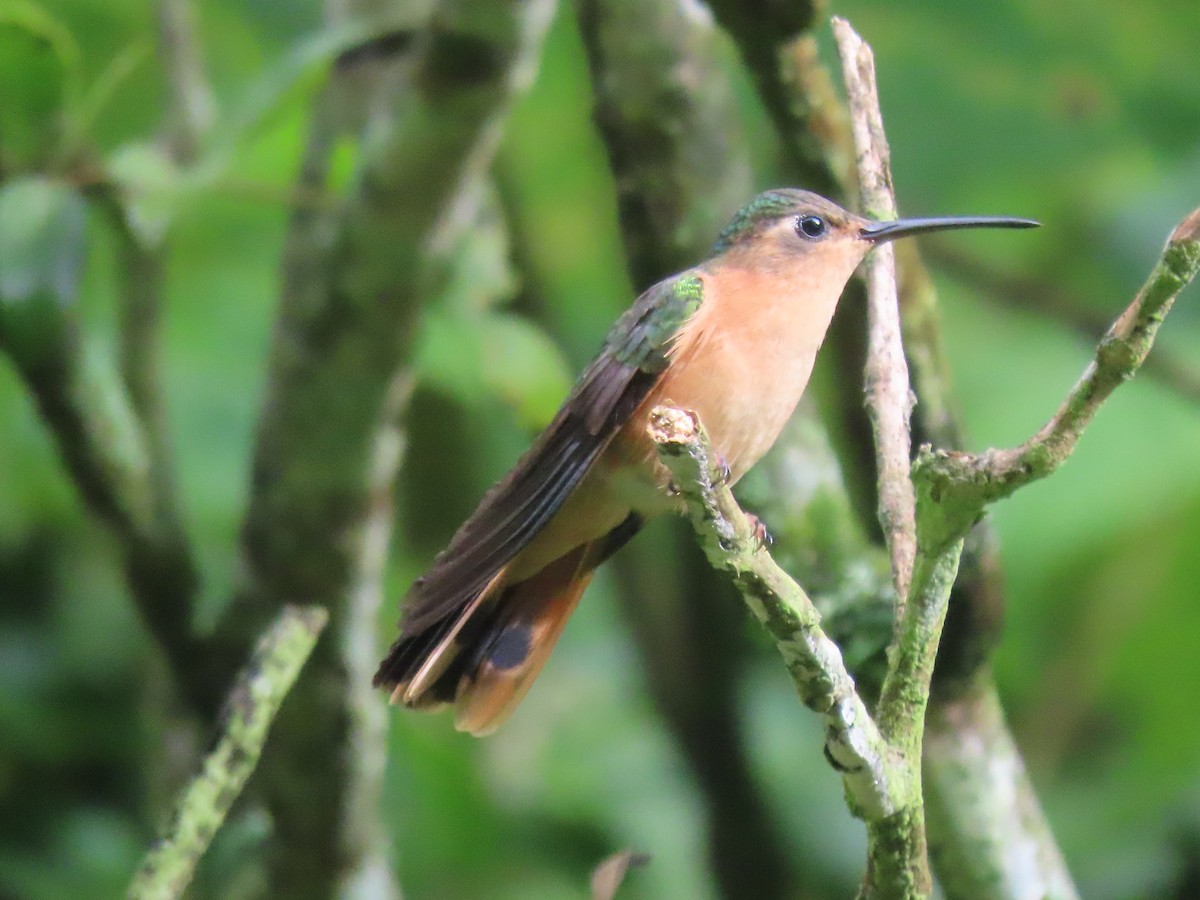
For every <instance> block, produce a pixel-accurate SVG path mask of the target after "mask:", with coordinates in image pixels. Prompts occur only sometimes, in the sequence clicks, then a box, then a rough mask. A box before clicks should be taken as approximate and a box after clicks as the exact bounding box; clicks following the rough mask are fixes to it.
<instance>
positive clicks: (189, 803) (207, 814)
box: [129, 606, 327, 900]
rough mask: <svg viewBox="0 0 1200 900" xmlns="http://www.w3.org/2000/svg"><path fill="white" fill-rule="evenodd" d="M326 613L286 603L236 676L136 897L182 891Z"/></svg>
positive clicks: (133, 892)
mask: <svg viewBox="0 0 1200 900" xmlns="http://www.w3.org/2000/svg"><path fill="white" fill-rule="evenodd" d="M326 619H327V615H326V613H325V610H324V609H322V608H321V607H319V606H310V607H291V606H289V607H285V608H284V610H283V612H282V613H281V614H280V616H279V618H278V620H276V622H275V624H274V625H272V626H271V628H270V629H269V630H268V631H267V632H266V633H265V634H264V635H263V636H262V638H261V639H260V640H259V643H258V647H257V648H256V649H255V651H254V655H253V657H252V658H251V659H250V661H249V663H248V664H247V666H246V668H245V669H243V670H242V672H241V674H240V675H239V676H238V678H237V680H236V681H235V682H234V685H233V688H232V690H231V691H230V692H229V697H228V699H227V700H226V701H225V707H224V712H223V717H224V725H223V728H222V734H221V736H220V738H219V739H218V740H217V742H216V745H215V746H214V747H213V749H212V750H211V751H210V752H209V754H208V755H207V756H206V757H205V758H204V763H203V766H202V768H201V771H200V774H199V775H197V776H196V778H195V779H194V780H193V781H192V782H191V783H190V784H189V785H188V786H187V787H186V788H184V790H183V792H182V793H181V794H180V797H179V801H178V804H177V806H176V809H175V812H174V814H173V816H172V821H171V825H170V827H169V828H168V829H167V833H166V835H165V836H164V837H163V838H162V840H160V841H159V842H158V843H157V844H156V845H155V846H154V848H153V849H152V850H151V851H150V852H149V853H148V854H147V855H146V858H145V860H144V861H143V862H142V865H141V867H140V868H139V869H138V871H137V873H136V875H135V876H134V878H133V883H132V884H131V885H130V889H129V896H130V898H133V900H166V898H174V897H181V896H183V892H184V889H185V888H186V887H187V885H188V883H189V882H190V881H191V880H192V875H193V873H194V872H195V870H196V865H197V863H199V862H200V858H201V857H202V856H203V855H204V852H205V851H206V850H207V849H208V845H209V844H210V843H211V842H212V839H213V836H214V835H215V834H216V833H217V829H219V828H220V827H221V824H222V823H223V822H224V821H225V816H226V814H227V813H228V812H229V808H230V806H232V805H233V802H234V800H236V799H237V798H238V795H239V794H241V792H242V787H243V785H245V783H246V779H248V778H249V777H250V773H251V772H253V771H254V767H255V766H256V765H257V764H258V759H259V755H260V754H261V753H262V748H263V744H264V743H266V740H267V733H268V732H269V730H270V728H271V723H272V722H273V721H274V719H275V715H276V713H277V712H278V711H279V707H280V704H282V703H283V699H284V697H286V696H287V693H288V691H289V690H291V687H292V684H293V682H295V680H296V676H297V675H299V674H300V669H301V667H302V666H303V665H304V662H305V660H307V659H308V656H309V653H311V652H312V648H313V645H314V644H315V643H316V641H317V637H318V635H320V633H321V630H322V629H323V628H324V627H325V622H326Z"/></svg>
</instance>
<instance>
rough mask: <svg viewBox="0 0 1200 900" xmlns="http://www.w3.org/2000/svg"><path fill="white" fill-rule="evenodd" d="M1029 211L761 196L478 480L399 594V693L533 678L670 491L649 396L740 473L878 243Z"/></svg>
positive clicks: (485, 718) (519, 689)
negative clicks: (970, 212)
mask: <svg viewBox="0 0 1200 900" xmlns="http://www.w3.org/2000/svg"><path fill="white" fill-rule="evenodd" d="M1035 225H1037V223H1036V222H1032V221H1030V220H1027V219H1011V218H938V219H900V220H897V221H894V222H873V221H871V220H869V219H864V218H862V217H860V216H856V215H854V214H853V213H850V212H847V211H846V210H844V209H842V208H840V207H839V206H837V205H836V204H834V203H832V202H830V201H829V200H826V199H825V198H823V197H820V196H818V195H816V194H812V193H809V192H808V191H800V190H793V189H781V190H773V191H767V192H766V193H763V194H760V195H759V196H757V197H755V198H754V199H753V200H752V201H750V203H748V204H747V205H746V206H744V207H743V208H742V209H741V210H739V211H738V213H737V214H736V215H735V216H734V217H733V221H732V222H730V223H729V225H728V226H727V227H726V228H725V230H724V231H723V232H721V234H720V236H719V237H718V238H717V242H716V244H715V245H714V246H713V249H712V252H711V253H710V254H709V256H708V258H707V259H705V260H704V261H703V262H701V263H700V264H699V265H697V266H696V267H695V268H692V269H688V270H687V271H686V272H682V273H680V274H678V275H675V276H673V277H671V278H667V279H666V280H664V281H660V282H659V283H658V284H656V285H654V286H653V287H651V288H650V289H649V290H647V291H646V292H645V293H644V294H642V295H641V297H639V298H638V299H637V301H636V302H635V303H634V304H633V306H632V307H631V308H630V309H629V310H628V311H626V313H625V314H624V315H622V316H621V318H620V319H618V320H617V323H616V325H614V326H613V328H612V330H611V331H610V332H609V333H608V337H607V338H605V341H604V345H603V347H602V348H601V350H600V354H599V355H598V356H597V357H596V359H595V360H594V361H593V362H592V364H591V365H590V366H588V368H587V370H586V371H585V372H584V373H583V375H582V376H581V377H580V379H579V381H578V382H577V383H576V384H575V387H574V388H573V389H572V391H571V393H570V396H568V397H567V399H566V401H565V402H564V403H563V405H562V408H561V409H560V410H559V411H558V414H557V415H556V416H555V417H554V420H553V421H552V422H551V423H550V425H549V426H548V427H547V428H546V430H545V431H543V432H542V433H541V435H540V436H539V437H538V438H537V440H536V441H534V443H533V446H532V447H531V448H530V450H529V451H528V452H527V453H526V454H525V455H524V456H523V457H521V459H520V461H519V462H518V463H517V465H516V467H515V468H514V469H513V470H512V471H511V472H510V473H509V474H508V475H507V476H505V477H504V479H503V480H501V481H500V482H499V483H498V484H496V485H495V486H494V487H493V488H492V489H491V490H489V491H488V492H487V494H486V495H485V496H484V498H483V500H482V501H480V504H479V507H478V508H477V509H476V510H475V512H474V514H473V515H472V516H471V517H470V518H469V519H468V520H467V521H466V523H465V524H464V525H463V526H462V527H461V528H459V530H458V532H457V533H456V534H455V535H454V537H453V539H452V540H451V541H450V545H449V546H448V547H447V548H446V549H445V550H444V551H442V553H441V554H440V555H439V556H438V557H437V559H436V560H434V563H433V566H432V567H431V568H430V570H429V571H428V572H427V573H426V574H425V575H424V576H422V577H421V578H418V579H417V580H416V582H414V584H413V586H412V588H411V589H410V590H409V593H408V597H407V599H406V605H405V611H404V616H403V619H402V620H401V623H400V637H399V638H398V639H397V640H396V642H395V643H394V644H393V645H392V647H391V650H389V651H388V654H387V656H386V657H385V658H384V660H383V662H382V663H381V664H380V666H379V671H378V672H377V673H376V675H375V680H374V683H375V685H376V686H378V687H384V688H387V689H388V690H390V691H391V692H392V694H391V699H392V702H393V703H403V704H404V705H405V706H410V707H415V708H422V709H429V708H436V707H440V706H442V705H445V704H447V703H450V702H453V703H454V704H455V708H456V716H455V725H456V726H457V727H458V729H459V730H461V731H469V732H471V733H472V734H475V735H484V734H489V733H491V732H492V731H494V730H495V729H496V728H497V727H499V725H500V724H501V723H502V722H503V721H504V720H505V719H506V718H507V717H508V715H509V714H510V713H511V712H512V711H513V709H514V708H515V707H516V705H517V704H518V703H519V702H520V700H521V698H522V697H523V696H524V695H525V692H526V691H527V690H528V689H529V686H530V684H531V683H532V682H533V679H534V678H535V677H536V676H537V674H538V672H539V671H540V670H541V668H542V665H543V664H544V663H545V662H546V659H547V657H549V655H550V651H551V650H552V649H553V648H554V644H555V642H556V641H557V640H558V636H559V635H560V634H561V633H562V629H563V626H564V625H565V624H566V621H567V617H568V616H569V615H570V614H571V612H572V610H574V608H575V605H576V604H577V603H578V602H579V598H580V596H582V594H583V591H584V588H586V587H587V584H588V582H589V581H590V580H591V578H592V573H593V572H594V571H595V569H596V567H597V566H599V565H600V564H601V563H602V562H604V561H605V560H606V559H608V558H609V557H610V556H612V554H613V553H614V552H615V551H616V550H617V549H618V548H619V547H621V546H622V545H623V544H624V543H625V542H626V541H628V540H629V539H630V538H631V537H633V535H634V534H635V533H636V532H637V530H638V529H639V528H640V527H641V525H642V523H643V521H644V520H645V519H647V518H648V517H650V516H654V515H658V514H660V513H664V512H669V511H673V510H676V509H677V508H678V500H677V499H673V498H672V497H671V495H670V492H669V491H668V490H667V484H668V477H667V473H666V470H665V469H664V468H663V467H662V465H661V464H660V463H659V462H658V459H657V456H656V454H655V448H654V446H653V444H652V442H651V440H650V437H649V435H648V434H647V431H646V425H647V419H648V417H649V414H650V411H651V410H652V409H653V408H654V407H655V406H658V405H659V404H670V405H672V406H678V407H683V408H686V409H690V410H694V411H695V412H696V413H698V414H699V416H700V420H701V421H702V422H703V423H704V425H705V427H706V428H707V430H708V435H709V438H710V440H711V441H712V445H713V447H714V449H715V450H716V451H717V452H718V453H719V454H720V455H721V458H722V459H723V460H724V462H725V465H726V466H727V468H728V471H729V480H730V483H733V482H736V481H737V480H738V479H739V478H741V477H742V475H743V474H745V472H746V470H747V469H749V468H750V467H751V466H753V465H754V464H755V463H756V462H758V460H759V459H760V458H761V457H762V455H763V454H764V453H766V452H767V450H768V449H769V448H770V447H771V445H772V444H773V443H774V442H775V439H776V438H777V437H778V436H779V433H780V431H781V430H782V429H783V426H784V424H785V423H786V422H787V419H788V417H789V416H790V415H791V414H792V411H793V410H794V409H795V407H796V404H797V403H798V402H799V400H800V395H801V394H802V393H803V392H804V388H805V385H806V384H807V383H808V377H809V374H810V373H811V372H812V367H813V360H814V359H815V357H816V354H817V350H818V348H819V347H820V346H821V341H822V340H824V338H825V332H826V330H827V329H828V327H829V322H830V320H831V319H832V317H833V311H834V307H835V306H836V305H837V301H838V298H839V297H840V296H841V294H842V290H843V289H844V288H845V286H846V282H847V281H849V279H850V276H851V274H852V273H853V272H854V269H855V267H856V266H858V264H859V262H861V261H862V259H863V257H864V256H866V254H867V252H868V251H870V249H871V248H872V247H874V246H876V245H877V244H881V243H884V242H885V241H890V240H893V239H895V238H898V237H905V236H907V235H911V234H920V233H924V232H929V231H940V230H943V229H950V228H1028V227H1032V226H1035Z"/></svg>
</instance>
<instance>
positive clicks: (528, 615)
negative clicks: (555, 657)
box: [454, 545, 593, 737]
mask: <svg viewBox="0 0 1200 900" xmlns="http://www.w3.org/2000/svg"><path fill="white" fill-rule="evenodd" d="M589 546H590V545H584V546H582V547H579V548H577V549H576V550H574V551H572V552H571V553H568V554H567V555H566V556H564V557H562V558H560V559H558V560H556V561H555V562H553V563H551V564H550V565H549V566H547V567H546V568H544V569H543V570H542V571H541V572H539V573H538V574H537V575H535V576H534V577H533V578H530V579H529V580H527V581H523V582H521V583H520V584H516V585H513V586H512V588H510V589H509V590H508V591H506V592H505V595H504V597H503V601H502V608H501V609H500V610H498V611H497V615H496V617H495V619H494V620H493V621H492V622H491V623H490V625H489V627H488V630H487V634H486V636H485V638H484V639H483V640H482V641H481V642H480V643H479V644H478V645H476V648H475V650H474V652H473V653H472V655H471V664H469V665H468V666H467V668H466V670H465V672H464V674H463V676H462V678H461V679H460V681H459V683H458V690H457V695H456V702H455V714H454V726H455V727H456V728H457V729H458V730H459V731H467V732H470V733H471V734H473V735H475V736H476V737H480V736H483V735H486V734H491V733H492V732H493V731H495V730H496V729H497V728H499V727H500V726H501V725H502V724H503V723H504V722H505V720H506V719H508V717H509V715H511V714H512V711H513V710H514V709H516V708H517V705H518V704H519V703H520V702H521V700H522V699H524V697H525V694H526V692H528V690H529V688H530V686H531V685H532V684H533V681H534V679H535V678H537V676H538V673H539V672H541V670H542V666H543V665H545V663H546V660H547V659H549V658H550V653H551V651H552V650H553V649H554V645H555V644H556V643H558V638H559V636H560V635H561V634H562V631H563V628H564V627H565V626H566V624H567V619H568V618H569V617H570V615H571V613H572V612H574V610H575V607H576V606H577V605H578V603H579V598H580V597H582V596H583V592H584V590H585V589H586V588H587V586H588V582H590V581H591V580H592V571H593V569H592V568H591V567H587V568H585V567H584V565H585V561H586V559H587V551H588V548H589Z"/></svg>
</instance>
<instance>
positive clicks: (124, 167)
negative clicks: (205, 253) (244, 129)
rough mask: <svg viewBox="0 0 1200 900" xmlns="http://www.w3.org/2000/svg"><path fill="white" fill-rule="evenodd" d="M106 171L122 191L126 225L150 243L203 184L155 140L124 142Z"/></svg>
mask: <svg viewBox="0 0 1200 900" xmlns="http://www.w3.org/2000/svg"><path fill="white" fill-rule="evenodd" d="M108 174H109V176H110V177H111V178H112V179H113V180H114V181H116V182H117V183H118V184H119V185H121V188H122V189H123V191H124V193H125V203H124V208H125V215H126V216H127V217H128V219H129V226H130V228H132V229H133V230H134V231H135V232H136V233H137V234H138V235H139V236H140V237H141V238H142V240H144V241H145V242H146V243H147V244H149V245H152V246H153V245H155V244H158V243H160V242H161V241H162V239H163V236H164V235H165V234H166V231H167V229H168V228H169V227H170V224H171V222H172V220H173V219H174V218H175V215H176V214H177V213H178V211H179V208H180V206H181V205H182V203H183V202H184V200H185V199H186V198H187V197H188V196H191V195H193V194H195V193H197V192H198V191H199V190H200V189H201V188H202V187H203V186H204V181H203V179H201V178H197V177H194V175H193V173H184V172H181V171H180V170H179V167H178V166H176V165H175V163H174V162H173V161H172V160H171V157H170V156H168V155H167V151H166V150H165V149H163V148H162V147H160V146H159V145H157V144H151V143H136V144H125V145H124V146H121V147H118V148H117V150H116V151H115V152H114V153H113V154H112V155H111V156H110V157H109V158H108Z"/></svg>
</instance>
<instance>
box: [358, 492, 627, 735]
mask: <svg viewBox="0 0 1200 900" xmlns="http://www.w3.org/2000/svg"><path fill="white" fill-rule="evenodd" d="M640 526H641V519H640V518H639V517H638V516H636V515H632V514H631V515H630V516H629V517H628V518H626V519H625V520H624V521H623V522H622V523H621V524H620V525H618V526H617V527H616V528H614V529H612V530H611V531H610V532H609V533H608V534H606V535H605V536H603V537H601V538H598V539H597V540H594V541H590V542H588V543H586V544H581V545H580V546H578V547H576V548H575V549H574V550H572V551H571V552H569V553H566V554H564V555H563V556H561V557H559V558H558V559H556V560H555V561H554V562H552V563H550V564H549V565H547V566H545V567H544V568H543V569H542V570H541V571H539V572H537V573H536V574H535V575H533V576H531V577H529V578H527V579H525V580H523V581H519V582H516V583H512V584H510V583H508V581H507V578H508V573H509V568H510V567H509V566H508V565H505V566H503V567H501V568H500V569H499V571H497V572H496V573H495V574H494V575H493V576H492V578H491V579H490V580H489V581H488V582H487V583H486V585H485V586H484V587H483V589H482V590H480V591H479V593H478V594H476V595H475V596H473V597H470V598H469V599H467V600H465V601H464V602H462V603H461V604H460V605H459V606H458V607H457V608H456V609H454V610H451V611H449V612H447V613H445V614H443V615H442V616H441V617H439V618H438V619H436V620H433V621H426V620H422V619H418V620H416V626H415V627H414V625H413V620H408V621H406V622H405V623H404V627H403V629H402V631H401V634H400V638H399V639H398V640H397V641H396V643H395V644H393V645H392V648H391V650H390V651H389V652H388V655H387V657H386V658H385V659H384V661H383V663H382V664H381V665H380V667H379V671H378V673H377V674H376V675H375V685H376V686H377V687H385V688H387V689H389V690H390V691H391V700H392V702H393V703H402V704H404V705H405V706H408V707H412V708H415V709H437V708H440V707H442V706H445V705H447V704H450V703H453V704H454V705H455V725H456V727H457V728H458V729H459V730H460V731H468V732H470V733H471V734H474V735H485V734H490V733H491V732H493V731H495V730H496V729H497V728H498V727H499V726H500V725H501V724H502V723H503V722H504V721H505V720H506V719H507V718H508V716H509V715H510V714H511V713H512V711H513V710H514V709H515V708H516V707H517V705H518V704H519V703H520V702H521V700H522V699H523V698H524V696H525V694H526V692H527V691H528V690H529V687H530V685H532V683H533V681H534V679H535V678H536V677H537V675H538V673H539V672H540V671H541V669H542V666H543V665H545V663H546V660H547V659H548V658H549V657H550V652H551V651H552V650H553V649H554V645H555V644H556V643H557V642H558V638H559V636H560V635H561V634H562V631H563V628H564V627H565V626H566V623H567V619H568V618H569V617H570V615H571V613H572V612H573V611H574V610H575V607H576V606H577V605H578V603H579V598H580V597H581V596H582V595H583V592H584V590H585V589H586V588H587V586H588V583H589V582H590V581H591V579H592V573H593V572H594V571H595V569H596V567H597V566H599V565H600V564H601V563H602V562H604V561H605V560H606V559H608V558H609V557H610V556H611V555H612V554H613V553H614V552H615V551H616V550H617V549H618V548H619V547H620V546H621V545H623V544H624V543H625V542H626V541H627V540H629V538H631V537H632V536H633V535H634V533H635V532H636V531H637V530H638V528H639V527H640Z"/></svg>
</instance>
